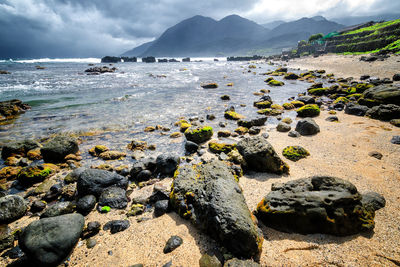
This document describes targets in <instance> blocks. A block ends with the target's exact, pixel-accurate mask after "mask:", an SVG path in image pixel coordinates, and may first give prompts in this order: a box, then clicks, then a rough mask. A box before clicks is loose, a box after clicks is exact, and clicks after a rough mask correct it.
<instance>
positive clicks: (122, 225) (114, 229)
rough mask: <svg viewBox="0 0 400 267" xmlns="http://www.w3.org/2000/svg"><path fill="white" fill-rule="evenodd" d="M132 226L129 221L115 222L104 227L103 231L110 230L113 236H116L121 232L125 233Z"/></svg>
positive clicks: (110, 222)
mask: <svg viewBox="0 0 400 267" xmlns="http://www.w3.org/2000/svg"><path fill="white" fill-rule="evenodd" d="M129 226H130V223H129V221H128V220H113V221H109V222H108V223H106V224H105V225H104V226H103V230H105V231H107V230H110V232H111V234H115V233H118V232H121V231H125V230H126V229H128V228H129Z"/></svg>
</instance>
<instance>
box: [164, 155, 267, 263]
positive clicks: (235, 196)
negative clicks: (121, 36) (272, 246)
mask: <svg viewBox="0 0 400 267" xmlns="http://www.w3.org/2000/svg"><path fill="white" fill-rule="evenodd" d="M170 203H171V206H172V207H173V209H174V210H175V211H176V212H177V213H178V214H179V215H180V216H182V217H183V218H185V219H189V220H190V221H191V222H192V223H193V224H194V225H195V226H196V227H197V228H199V229H200V230H202V231H204V232H205V233H207V234H209V235H210V236H211V237H212V238H215V239H216V240H217V241H218V242H220V243H221V245H223V246H224V247H226V248H227V249H228V250H229V251H230V252H231V253H232V254H234V255H235V256H237V257H243V258H257V257H258V256H259V255H260V253H261V250H262V242H263V237H262V234H261V233H260V231H259V229H258V227H257V225H256V223H255V221H254V218H253V216H252V214H251V212H250V211H249V208H248V207H247V205H246V201H245V199H244V196H243V194H242V189H241V188H240V186H239V185H238V183H237V182H236V180H235V178H234V176H233V175H232V173H231V172H230V171H229V169H228V167H227V165H226V164H224V163H223V162H221V161H213V162H210V163H206V164H198V165H192V166H190V165H183V166H180V167H179V169H178V170H177V171H176V172H175V176H174V181H173V184H172V188H171V193H170ZM211 214H212V215H211Z"/></svg>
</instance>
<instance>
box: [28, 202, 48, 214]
mask: <svg viewBox="0 0 400 267" xmlns="http://www.w3.org/2000/svg"><path fill="white" fill-rule="evenodd" d="M46 206H47V204H46V201H43V200H36V201H34V202H33V203H32V206H31V209H30V211H31V212H41V211H42V210H44V209H45V208H46Z"/></svg>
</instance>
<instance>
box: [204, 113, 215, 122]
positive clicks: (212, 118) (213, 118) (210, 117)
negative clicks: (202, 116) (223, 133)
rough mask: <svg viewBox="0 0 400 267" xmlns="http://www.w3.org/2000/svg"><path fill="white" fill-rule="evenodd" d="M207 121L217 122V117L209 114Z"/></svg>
mask: <svg viewBox="0 0 400 267" xmlns="http://www.w3.org/2000/svg"><path fill="white" fill-rule="evenodd" d="M206 119H207V120H210V121H212V120H215V115H214V114H207V116H206Z"/></svg>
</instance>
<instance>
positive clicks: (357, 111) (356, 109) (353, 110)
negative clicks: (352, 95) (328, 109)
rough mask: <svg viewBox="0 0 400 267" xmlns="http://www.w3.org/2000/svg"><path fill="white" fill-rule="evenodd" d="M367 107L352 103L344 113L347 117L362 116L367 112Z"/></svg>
mask: <svg viewBox="0 0 400 267" xmlns="http://www.w3.org/2000/svg"><path fill="white" fill-rule="evenodd" d="M368 109H369V108H368V107H367V106H362V105H357V104H354V103H349V104H347V105H346V107H345V108H344V113H346V114H349V115H356V116H364V115H365V113H367V111H368Z"/></svg>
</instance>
